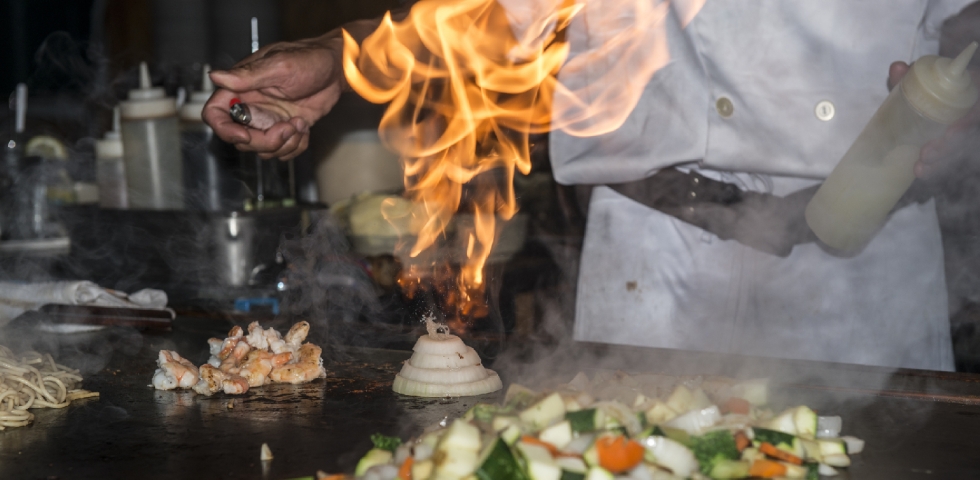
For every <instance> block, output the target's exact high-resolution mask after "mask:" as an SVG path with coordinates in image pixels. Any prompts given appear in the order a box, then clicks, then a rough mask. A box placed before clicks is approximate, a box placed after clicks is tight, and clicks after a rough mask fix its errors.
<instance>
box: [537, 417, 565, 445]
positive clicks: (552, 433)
mask: <svg viewBox="0 0 980 480" xmlns="http://www.w3.org/2000/svg"><path fill="white" fill-rule="evenodd" d="M538 438H540V439H541V440H542V441H545V442H548V443H550V444H552V445H554V446H555V447H556V448H558V449H562V448H565V447H566V446H568V444H569V443H571V442H572V426H571V424H570V423H569V422H568V420H564V421H562V422H558V423H556V424H554V425H552V426H550V427H548V428H546V429H544V430H542V431H541V433H539V434H538Z"/></svg>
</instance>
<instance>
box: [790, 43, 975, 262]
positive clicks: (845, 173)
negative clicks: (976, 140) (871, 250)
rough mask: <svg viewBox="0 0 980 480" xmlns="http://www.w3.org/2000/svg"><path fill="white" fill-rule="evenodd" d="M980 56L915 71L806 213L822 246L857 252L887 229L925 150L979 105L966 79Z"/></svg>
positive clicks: (924, 64) (936, 60)
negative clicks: (968, 67)
mask: <svg viewBox="0 0 980 480" xmlns="http://www.w3.org/2000/svg"><path fill="white" fill-rule="evenodd" d="M976 49H977V42H973V43H971V44H970V45H969V46H967V47H966V48H965V49H964V50H963V52H961V53H960V54H959V55H958V56H957V57H956V58H955V59H949V58H944V57H939V56H937V55H926V56H924V57H922V58H919V59H918V60H917V61H916V62H915V63H914V64H912V68H911V69H910V70H909V72H908V73H907V74H906V75H905V77H903V78H902V80H901V81H900V82H899V84H898V85H896V86H895V88H893V89H892V91H891V93H890V94H889V95H888V97H887V98H886V99H885V102H884V103H882V104H881V107H879V108H878V111H877V112H875V114H874V116H873V117H871V121H870V122H868V124H867V125H866V126H865V127H864V130H862V131H861V135H859V136H858V138H857V140H855V141H854V144H853V145H851V148H850V149H849V150H848V151H847V153H845V154H844V157H843V158H842V159H841V160H840V163H838V164H837V166H836V167H834V170H833V171H832V172H831V173H830V176H829V177H827V180H825V181H824V182H823V185H821V186H820V188H819V189H818V190H817V193H816V194H815V195H814V196H813V199H811V200H810V203H809V204H808V205H807V207H806V211H805V213H804V215H805V217H806V222H807V224H808V225H809V226H810V229H811V230H813V233H814V234H816V236H817V238H819V239H820V240H821V241H822V242H824V243H825V244H827V245H829V246H830V247H833V248H835V249H838V250H841V251H843V252H851V251H855V250H858V249H859V248H861V247H863V246H864V245H865V244H867V243H868V241H870V240H871V237H872V236H874V234H875V233H876V232H877V231H878V229H880V228H881V226H882V225H884V224H885V221H886V220H887V219H888V213H889V212H891V210H892V208H893V207H894V206H895V205H896V204H897V203H898V201H899V200H900V199H901V198H902V195H904V194H905V191H906V190H908V188H909V187H910V186H911V185H912V181H913V180H914V179H915V173H914V172H913V170H912V169H913V166H914V165H915V162H916V161H918V159H919V152H920V150H921V149H922V146H923V145H925V144H926V143H927V142H929V141H930V140H933V139H935V138H939V137H940V136H942V134H943V132H944V131H945V130H946V127H948V126H949V125H950V124H952V123H953V122H955V121H957V120H959V119H960V118H961V117H963V116H964V115H966V113H967V112H969V111H970V109H971V108H972V107H973V104H974V103H976V101H977V88H976V87H975V86H974V85H973V81H972V79H971V78H970V74H969V72H967V71H966V67H967V65H968V64H969V63H970V59H971V58H972V57H973V53H974V52H975V51H976Z"/></svg>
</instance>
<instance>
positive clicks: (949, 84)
mask: <svg viewBox="0 0 980 480" xmlns="http://www.w3.org/2000/svg"><path fill="white" fill-rule="evenodd" d="M976 50H977V42H972V43H970V44H969V45H968V46H967V47H966V48H965V49H963V51H962V52H960V54H959V55H957V56H956V58H954V59H949V58H943V57H939V56H936V55H927V56H925V57H922V58H920V59H919V60H918V61H916V62H915V63H914V64H913V65H912V68H911V69H910V70H909V73H908V75H906V77H908V78H903V79H902V83H901V86H902V91H903V93H905V96H906V97H908V100H909V103H910V104H912V106H913V107H915V109H916V110H918V111H919V113H921V114H922V115H924V116H926V117H928V118H930V119H932V120H935V121H937V122H939V123H943V124H947V125H949V124H951V123H953V122H955V121H956V120H958V119H960V117H962V116H963V115H966V112H968V111H970V108H972V107H973V104H974V103H976V101H977V88H976V87H975V86H974V85H973V79H972V78H971V77H970V74H969V72H967V71H966V67H967V65H969V63H970V60H971V59H972V58H973V54H974V53H975V52H976Z"/></svg>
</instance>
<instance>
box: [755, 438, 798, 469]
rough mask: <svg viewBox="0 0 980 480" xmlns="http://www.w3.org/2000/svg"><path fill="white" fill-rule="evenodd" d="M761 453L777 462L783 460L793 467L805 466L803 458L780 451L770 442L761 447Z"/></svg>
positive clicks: (762, 444) (763, 443)
mask: <svg viewBox="0 0 980 480" xmlns="http://www.w3.org/2000/svg"><path fill="white" fill-rule="evenodd" d="M759 451H760V452H762V453H764V454H766V455H769V456H770V457H772V458H775V459H777V460H782V461H784V462H787V463H792V464H793V465H803V459H802V458H800V457H797V456H796V455H793V454H792V453H789V452H787V451H785V450H780V449H778V448H776V446H775V445H773V444H771V443H769V442H762V443H761V444H760V445H759Z"/></svg>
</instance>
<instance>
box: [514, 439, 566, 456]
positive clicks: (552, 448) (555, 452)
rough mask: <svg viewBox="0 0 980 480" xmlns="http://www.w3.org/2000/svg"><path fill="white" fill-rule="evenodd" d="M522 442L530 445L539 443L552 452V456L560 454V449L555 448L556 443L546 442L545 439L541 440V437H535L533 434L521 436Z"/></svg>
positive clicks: (538, 444)
mask: <svg viewBox="0 0 980 480" xmlns="http://www.w3.org/2000/svg"><path fill="white" fill-rule="evenodd" d="M521 442H522V443H526V444H529V445H537V446H539V447H543V448H544V449H545V450H547V451H548V453H549V454H551V456H553V457H554V456H558V449H557V448H555V446H554V445H552V444H550V443H548V442H545V441H544V440H541V439H539V438H536V437H533V436H531V435H524V436H523V437H521Z"/></svg>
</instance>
